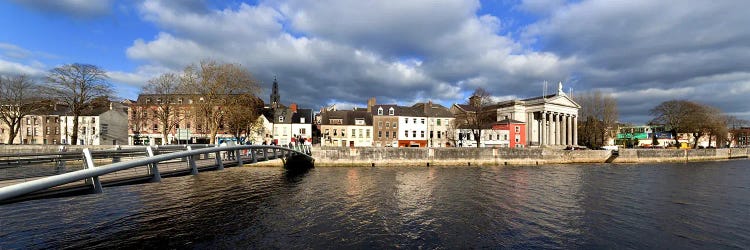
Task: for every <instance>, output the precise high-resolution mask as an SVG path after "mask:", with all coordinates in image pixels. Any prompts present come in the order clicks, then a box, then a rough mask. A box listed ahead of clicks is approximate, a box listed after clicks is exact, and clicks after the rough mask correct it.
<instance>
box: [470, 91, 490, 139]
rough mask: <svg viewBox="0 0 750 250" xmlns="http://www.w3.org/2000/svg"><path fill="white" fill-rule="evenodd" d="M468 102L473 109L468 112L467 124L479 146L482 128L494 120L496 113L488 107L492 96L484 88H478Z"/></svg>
mask: <svg viewBox="0 0 750 250" xmlns="http://www.w3.org/2000/svg"><path fill="white" fill-rule="evenodd" d="M467 104H468V106H469V107H471V109H472V110H471V111H468V112H466V114H465V121H466V123H465V124H466V126H467V128H468V129H470V130H471V133H472V134H473V136H474V141H476V146H477V147H479V146H480V144H481V142H482V128H484V127H485V126H486V125H487V124H488V123H490V122H493V118H494V116H493V115H496V114H492V112H491V111H492V110H489V109H488V107H487V106H489V105H490V104H492V96H490V93H488V92H487V91H486V90H484V89H483V88H477V89H475V90H474V93H473V94H472V95H471V97H470V98H469V101H468V102H467Z"/></svg>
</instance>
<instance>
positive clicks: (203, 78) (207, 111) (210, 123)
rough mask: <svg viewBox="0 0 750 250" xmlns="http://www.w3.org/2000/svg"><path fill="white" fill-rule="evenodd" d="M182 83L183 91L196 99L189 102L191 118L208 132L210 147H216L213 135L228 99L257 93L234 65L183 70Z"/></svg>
mask: <svg viewBox="0 0 750 250" xmlns="http://www.w3.org/2000/svg"><path fill="white" fill-rule="evenodd" d="M182 79H183V81H184V84H185V87H186V88H187V89H188V90H189V91H191V93H192V94H194V95H196V96H197V98H199V100H198V101H196V102H193V110H194V111H195V112H194V114H195V115H196V116H197V117H196V118H198V119H197V120H198V121H199V122H201V123H203V124H205V126H206V128H208V130H209V134H210V136H211V138H210V140H211V143H216V134H217V133H218V131H219V127H220V126H221V125H222V124H223V123H224V121H225V114H226V113H225V112H221V109H222V108H223V107H225V106H227V105H229V104H230V101H231V98H234V97H233V96H232V95H238V94H255V93H257V92H258V91H259V88H258V85H257V84H256V81H255V79H253V76H252V75H251V74H250V72H249V71H247V70H246V69H244V68H242V67H241V66H240V65H236V64H217V63H216V62H214V61H202V62H201V63H200V65H198V66H192V65H191V66H188V67H186V68H185V71H184V73H183V77H182Z"/></svg>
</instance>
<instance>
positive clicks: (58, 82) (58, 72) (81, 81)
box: [45, 63, 112, 145]
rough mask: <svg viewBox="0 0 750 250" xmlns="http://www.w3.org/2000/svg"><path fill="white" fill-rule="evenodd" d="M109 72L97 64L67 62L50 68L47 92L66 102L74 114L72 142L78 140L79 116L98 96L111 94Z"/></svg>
mask: <svg viewBox="0 0 750 250" xmlns="http://www.w3.org/2000/svg"><path fill="white" fill-rule="evenodd" d="M107 79H108V77H107V73H106V72H104V70H102V69H100V68H99V67H97V66H95V65H90V64H80V63H74V64H67V65H63V66H60V67H57V68H54V69H52V70H50V72H49V73H48V74H47V82H48V84H47V85H46V86H45V90H46V93H47V94H49V95H50V96H51V97H52V98H56V99H57V100H59V101H61V102H63V103H65V104H67V105H68V107H69V108H70V111H71V113H72V114H73V135H72V136H71V139H70V140H71V143H72V144H73V145H75V144H76V143H77V142H78V117H79V116H81V113H82V112H83V111H84V109H86V108H87V106H88V105H89V104H90V103H91V101H92V100H94V99H95V98H97V97H104V96H110V95H111V93H112V87H111V85H110V84H109V82H108V81H107Z"/></svg>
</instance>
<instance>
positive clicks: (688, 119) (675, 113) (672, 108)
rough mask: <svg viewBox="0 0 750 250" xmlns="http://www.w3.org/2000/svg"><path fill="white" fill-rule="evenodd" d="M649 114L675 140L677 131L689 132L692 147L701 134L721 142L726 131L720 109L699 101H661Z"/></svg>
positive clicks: (725, 123) (696, 143) (653, 121)
mask: <svg viewBox="0 0 750 250" xmlns="http://www.w3.org/2000/svg"><path fill="white" fill-rule="evenodd" d="M651 114H652V115H654V116H655V118H654V119H653V120H652V121H651V122H652V123H656V124H664V125H666V126H667V128H668V129H669V131H670V132H671V133H672V135H673V136H674V137H675V143H676V144H679V141H677V134H678V133H690V134H692V136H693V140H694V141H693V148H695V147H697V146H698V139H700V138H701V137H702V136H704V135H707V136H709V144H710V143H711V140H712V139H711V137H713V136H717V140H720V141H721V142H723V141H724V140H726V138H720V137H725V136H724V134H726V133H727V120H726V117H725V116H724V114H723V113H722V112H721V110H719V109H717V108H715V107H712V106H709V105H706V104H701V103H696V102H692V101H685V100H671V101H666V102H662V103H661V104H659V105H657V106H656V107H654V108H653V109H651Z"/></svg>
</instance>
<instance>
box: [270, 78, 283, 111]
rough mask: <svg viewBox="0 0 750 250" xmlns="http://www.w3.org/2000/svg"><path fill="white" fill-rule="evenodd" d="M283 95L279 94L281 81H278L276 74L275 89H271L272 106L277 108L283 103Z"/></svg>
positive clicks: (274, 79)
mask: <svg viewBox="0 0 750 250" xmlns="http://www.w3.org/2000/svg"><path fill="white" fill-rule="evenodd" d="M280 99H281V97H280V96H279V82H278V81H276V76H273V89H272V90H271V100H270V101H271V106H272V107H274V108H276V107H278V106H279V104H281V100H280Z"/></svg>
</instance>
